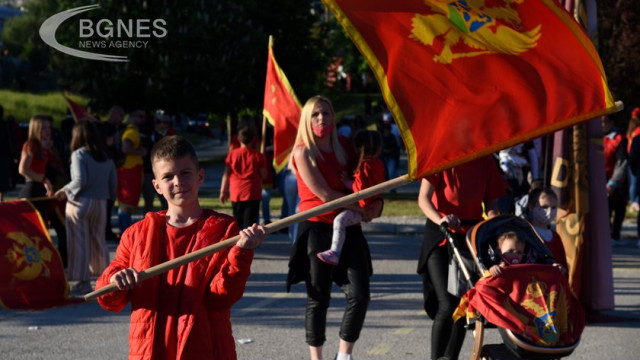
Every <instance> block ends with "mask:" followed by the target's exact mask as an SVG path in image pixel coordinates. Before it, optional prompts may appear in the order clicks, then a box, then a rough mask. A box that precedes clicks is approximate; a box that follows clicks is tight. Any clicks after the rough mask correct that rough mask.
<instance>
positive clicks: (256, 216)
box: [231, 200, 260, 229]
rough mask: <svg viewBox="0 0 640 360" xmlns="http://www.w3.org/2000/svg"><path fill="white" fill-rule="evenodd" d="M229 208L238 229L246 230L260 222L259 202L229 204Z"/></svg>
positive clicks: (249, 201) (248, 201)
mask: <svg viewBox="0 0 640 360" xmlns="http://www.w3.org/2000/svg"><path fill="white" fill-rule="evenodd" d="M231 207H232V208H233V217H234V218H235V219H236V222H237V223H238V226H239V227H240V229H246V228H248V227H249V226H251V225H253V224H257V223H258V221H260V200H247V201H237V202H231Z"/></svg>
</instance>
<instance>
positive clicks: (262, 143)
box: [260, 115, 267, 155]
mask: <svg viewBox="0 0 640 360" xmlns="http://www.w3.org/2000/svg"><path fill="white" fill-rule="evenodd" d="M266 148H267V117H266V116H264V115H263V116H262V140H261V141H260V154H262V155H264V151H265V150H266Z"/></svg>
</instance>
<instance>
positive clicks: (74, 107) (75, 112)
mask: <svg viewBox="0 0 640 360" xmlns="http://www.w3.org/2000/svg"><path fill="white" fill-rule="evenodd" d="M62 97H64V99H65V100H66V101H67V105H68V106H69V110H70V111H71V115H72V116H73V119H74V120H75V121H76V122H78V120H80V119H82V118H84V117H86V116H89V112H88V111H87V109H85V108H84V107H82V106H80V105H79V104H78V103H77V102H75V101H73V100H71V99H69V97H67V95H64V94H63V95H62Z"/></svg>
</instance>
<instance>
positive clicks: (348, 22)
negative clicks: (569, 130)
mask: <svg viewBox="0 0 640 360" xmlns="http://www.w3.org/2000/svg"><path fill="white" fill-rule="evenodd" d="M323 2H324V3H325V4H326V5H327V7H328V8H329V9H330V10H331V11H332V12H333V14H334V15H335V16H336V18H337V19H338V21H339V22H340V24H341V25H342V26H343V27H344V28H345V30H346V31H347V33H348V34H349V35H350V36H351V38H352V40H353V41H354V43H355V44H356V46H358V48H359V49H360V52H362V54H363V55H364V57H365V58H366V59H367V61H368V62H369V65H370V66H371V68H372V70H373V72H374V74H375V75H376V77H377V79H378V83H379V84H380V87H381V89H382V94H383V96H384V98H385V101H386V103H387V105H388V106H389V109H390V110H391V112H392V113H393V115H394V119H395V121H396V122H397V124H398V127H399V128H400V131H401V133H402V137H403V140H404V142H405V145H406V148H407V153H408V156H409V176H410V177H411V178H414V179H415V178H419V177H422V176H425V175H428V174H432V173H435V172H439V171H441V170H443V169H445V168H449V167H452V166H455V165H458V164H460V163H463V162H466V161H469V160H472V159H475V158H478V157H480V156H483V155H487V154H489V153H492V152H495V151H497V150H499V149H502V148H505V147H508V146H512V145H515V144H518V143H521V142H524V141H526V140H529V139H532V138H535V137H538V136H540V135H542V134H546V133H549V132H552V131H555V130H558V129H561V128H565V127H567V126H570V125H573V124H576V123H579V122H581V121H585V120H588V119H591V118H593V117H595V116H599V115H602V114H606V113H611V112H614V111H616V106H615V104H614V100H613V98H612V96H611V94H610V92H609V89H608V88H607V85H606V78H605V75H604V70H603V68H602V64H601V62H600V59H599V57H598V54H597V52H596V50H595V48H594V47H593V44H592V43H591V40H589V38H588V37H587V36H586V35H585V33H584V31H583V30H582V28H581V27H580V25H578V24H577V23H576V22H575V21H574V20H573V19H572V17H571V16H570V15H569V14H568V13H567V12H566V11H565V10H564V9H562V8H561V7H559V6H558V5H557V4H556V3H555V2H553V0H541V1H522V2H513V1H505V0H494V1H490V2H489V1H486V2H485V1H482V0H466V1H463V0H457V1H456V0H454V1H451V0H447V1H437V0H425V1H415V0H397V1H393V2H391V1H385V0H323Z"/></svg>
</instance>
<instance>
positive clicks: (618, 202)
mask: <svg viewBox="0 0 640 360" xmlns="http://www.w3.org/2000/svg"><path fill="white" fill-rule="evenodd" d="M626 195H627V194H626V187H623V188H620V187H618V188H617V189H615V190H614V191H613V193H612V194H611V196H609V199H608V200H609V218H610V219H611V215H613V222H612V223H611V237H612V238H613V239H618V240H620V230H621V229H622V222H623V221H624V216H625V213H626V212H627V201H628V200H629V199H628V197H627V196H626Z"/></svg>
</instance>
